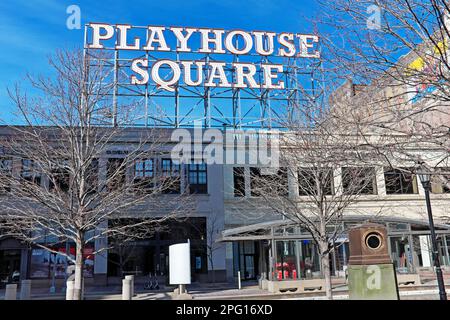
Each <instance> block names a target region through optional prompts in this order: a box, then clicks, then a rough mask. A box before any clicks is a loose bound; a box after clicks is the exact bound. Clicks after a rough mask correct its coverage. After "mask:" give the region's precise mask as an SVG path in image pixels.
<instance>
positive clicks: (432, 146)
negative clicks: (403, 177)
mask: <svg viewBox="0 0 450 320" xmlns="http://www.w3.org/2000/svg"><path fill="white" fill-rule="evenodd" d="M319 2H321V3H322V4H323V12H324V13H325V14H324V16H322V17H321V18H320V19H319V20H320V23H325V24H329V25H331V26H332V28H331V30H332V31H331V32H329V34H327V35H326V36H324V38H325V41H324V43H325V44H324V46H325V48H326V50H327V51H328V58H329V59H328V62H329V64H330V65H333V66H334V67H335V70H336V71H338V72H335V74H334V76H335V77H336V78H340V79H341V80H343V79H345V80H349V83H350V84H349V87H351V88H349V90H347V94H348V96H347V97H345V98H344V99H341V101H340V102H341V104H340V107H341V108H342V106H343V105H344V106H345V110H346V111H345V112H343V113H342V118H343V119H344V118H345V119H346V120H347V121H348V122H353V123H354V124H355V125H358V124H361V123H363V122H364V123H365V124H366V128H368V127H369V126H367V124H368V123H369V122H370V130H371V131H372V132H377V133H378V134H379V136H378V140H376V141H370V142H369V141H368V145H370V146H372V147H374V148H377V149H378V152H380V153H383V154H385V155H386V158H390V159H391V162H392V163H393V160H394V159H399V158H400V159H402V161H403V160H405V159H408V160H410V161H412V162H414V163H423V164H424V166H425V167H427V168H428V170H429V171H430V172H431V173H434V174H435V176H436V178H437V179H438V180H439V183H440V185H441V186H442V187H443V188H449V187H450V169H449V167H450V161H449V160H450V159H449V156H450V104H449V102H450V91H449V86H448V81H449V76H450V64H449V55H448V49H449V48H448V45H449V40H450V37H449V36H450V33H449V31H450V20H449V17H450V6H449V3H448V1H446V0H380V1H378V0H375V1H367V0H337V1H326V0H324V1H322V0H319ZM355 83H356V85H355ZM341 98H342V95H341ZM350 110H351V111H350ZM349 111H350V112H349ZM356 115H357V116H356ZM387 137H388V138H387ZM419 149H422V150H431V152H429V154H431V155H429V156H425V155H424V154H423V153H420V152H417V150H419ZM392 163H391V164H392Z"/></svg>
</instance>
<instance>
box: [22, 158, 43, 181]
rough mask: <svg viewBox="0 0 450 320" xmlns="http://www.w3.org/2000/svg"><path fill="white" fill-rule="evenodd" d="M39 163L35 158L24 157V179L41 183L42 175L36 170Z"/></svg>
mask: <svg viewBox="0 0 450 320" xmlns="http://www.w3.org/2000/svg"><path fill="white" fill-rule="evenodd" d="M36 168H37V165H36V163H35V162H34V161H33V160H29V159H22V174H21V177H22V179H24V180H26V181H29V182H33V183H35V184H37V185H41V175H40V174H39V173H38V172H37V170H36Z"/></svg>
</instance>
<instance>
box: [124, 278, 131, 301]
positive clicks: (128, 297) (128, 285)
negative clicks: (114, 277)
mask: <svg viewBox="0 0 450 320" xmlns="http://www.w3.org/2000/svg"><path fill="white" fill-rule="evenodd" d="M131 299H132V295H131V280H130V279H123V280H122V300H131Z"/></svg>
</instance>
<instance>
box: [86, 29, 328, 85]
mask: <svg viewBox="0 0 450 320" xmlns="http://www.w3.org/2000/svg"><path fill="white" fill-rule="evenodd" d="M86 30H87V33H88V35H87V39H89V40H87V43H86V48H87V49H115V50H132V51H141V52H147V53H149V55H152V56H153V55H154V53H152V54H150V52H160V53H164V52H166V53H167V52H176V53H178V54H183V53H186V54H191V55H190V56H189V57H190V59H188V60H182V59H179V60H178V59H172V58H166V57H164V55H161V58H160V59H149V58H148V56H149V55H141V56H140V57H138V58H135V59H133V60H132V61H131V66H130V67H131V71H132V74H131V76H130V82H131V84H134V85H145V84H147V83H149V81H153V82H154V83H156V85H157V86H158V87H159V88H160V89H164V90H167V91H171V92H173V91H175V90H176V87H177V85H179V84H180V83H182V84H184V85H185V86H189V87H198V86H205V87H219V88H252V89H284V88H285V82H284V81H283V79H282V74H283V72H285V68H284V65H283V64H277V63H270V62H269V60H268V59H267V60H265V61H266V62H261V61H264V60H260V61H258V62H255V59H254V57H255V56H261V57H268V56H276V57H281V58H283V57H284V58H319V57H320V53H319V51H318V50H317V45H318V42H319V37H318V36H316V35H311V34H298V33H289V32H282V33H276V32H269V31H243V30H224V29H209V28H192V27H163V26H147V27H134V26H131V25H127V24H116V25H111V24H105V23H90V24H88V25H87V29H86ZM192 54H197V55H200V54H201V55H203V56H202V59H193V58H192V57H193V56H192ZM215 54H219V55H234V56H242V58H240V59H239V61H236V60H237V59H234V60H233V62H226V61H225V60H224V61H221V59H220V58H219V59H218V58H217V57H216V56H214V59H206V58H204V57H205V55H209V56H211V55H215ZM244 57H253V61H245V59H244ZM228 60H230V59H228ZM247 60H250V59H247ZM230 70H232V71H233V72H232V73H230V72H228V71H230Z"/></svg>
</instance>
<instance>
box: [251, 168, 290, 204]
mask: <svg viewBox="0 0 450 320" xmlns="http://www.w3.org/2000/svg"><path fill="white" fill-rule="evenodd" d="M250 186H251V195H252V196H253V197H260V196H261V195H262V194H265V195H271V194H276V195H279V196H287V195H288V194H289V189H288V178H287V169H286V168H280V169H279V170H277V171H273V170H272V168H255V167H252V168H250Z"/></svg>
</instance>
